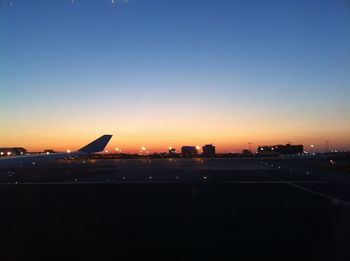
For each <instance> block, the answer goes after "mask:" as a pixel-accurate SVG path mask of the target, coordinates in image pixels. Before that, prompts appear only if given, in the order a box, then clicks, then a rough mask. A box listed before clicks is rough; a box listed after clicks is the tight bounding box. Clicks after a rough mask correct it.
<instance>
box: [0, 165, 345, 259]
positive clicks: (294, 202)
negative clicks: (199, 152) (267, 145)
mask: <svg viewBox="0 0 350 261" xmlns="http://www.w3.org/2000/svg"><path fill="white" fill-rule="evenodd" d="M337 175H340V176H341V177H342V178H341V179H340V180H337V179H336V177H337ZM329 177H331V178H329ZM347 180H348V177H347V176H346V175H343V174H339V173H330V172H326V173H324V171H322V170H316V169H312V168H305V167H301V168H300V167H298V166H295V165H293V164H289V163H288V161H286V162H282V163H281V162H278V161H273V160H244V159H152V160H147V159H144V160H139V159H134V160H91V161H82V160H65V161H59V162H55V163H47V164H43V165H36V166H29V167H28V166H23V167H21V168H17V169H13V170H3V171H2V172H0V207H1V209H2V214H1V216H0V223H1V224H2V226H1V233H0V242H1V244H0V250H1V251H0V257H1V260H19V259H34V258H35V259H36V260H41V259H42V260H47V259H57V260H76V259H91V258H93V259H113V260H115V259H119V260H124V259H130V258H138V259H141V260H143V259H146V258H152V259H158V260H159V259H160V260H220V259H230V260H232V259H238V260H252V259H254V260H256V259H258V260H271V259H279V260H350V250H349V249H350V248H349V243H350V222H349V220H350V203H349V202H350V189H349V188H350V187H349V182H347Z"/></svg>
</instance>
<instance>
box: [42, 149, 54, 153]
mask: <svg viewBox="0 0 350 261" xmlns="http://www.w3.org/2000/svg"><path fill="white" fill-rule="evenodd" d="M44 153H55V151H54V150H44Z"/></svg>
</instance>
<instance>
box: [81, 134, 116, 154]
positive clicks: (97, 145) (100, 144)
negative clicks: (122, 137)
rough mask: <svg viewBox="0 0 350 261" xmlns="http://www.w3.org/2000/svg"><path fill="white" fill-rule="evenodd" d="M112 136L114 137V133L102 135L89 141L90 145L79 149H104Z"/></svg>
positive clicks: (97, 150) (87, 151) (95, 150)
mask: <svg viewBox="0 0 350 261" xmlns="http://www.w3.org/2000/svg"><path fill="white" fill-rule="evenodd" d="M111 138H112V135H102V136H101V137H99V138H98V139H96V140H94V141H93V142H91V143H89V144H88V145H86V146H84V147H82V148H81V149H79V150H78V151H80V152H85V153H94V152H99V151H103V150H104V148H105V147H106V145H107V143H108V142H109V140H110V139H111Z"/></svg>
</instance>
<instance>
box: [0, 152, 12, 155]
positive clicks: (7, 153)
mask: <svg viewBox="0 0 350 261" xmlns="http://www.w3.org/2000/svg"><path fill="white" fill-rule="evenodd" d="M5 154H6V155H7V156H10V155H11V154H12V152H11V151H8V152H6V153H5V152H3V151H1V152H0V155H1V156H3V155H5Z"/></svg>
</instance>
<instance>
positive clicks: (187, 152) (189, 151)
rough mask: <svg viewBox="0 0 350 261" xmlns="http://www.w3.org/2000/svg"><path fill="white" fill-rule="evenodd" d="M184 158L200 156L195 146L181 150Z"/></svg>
mask: <svg viewBox="0 0 350 261" xmlns="http://www.w3.org/2000/svg"><path fill="white" fill-rule="evenodd" d="M181 155H182V157H188V158H189V157H194V156H197V155H198V150H197V148H196V147H195V146H183V147H182V148H181Z"/></svg>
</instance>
